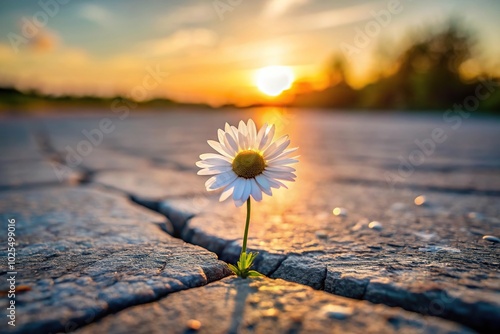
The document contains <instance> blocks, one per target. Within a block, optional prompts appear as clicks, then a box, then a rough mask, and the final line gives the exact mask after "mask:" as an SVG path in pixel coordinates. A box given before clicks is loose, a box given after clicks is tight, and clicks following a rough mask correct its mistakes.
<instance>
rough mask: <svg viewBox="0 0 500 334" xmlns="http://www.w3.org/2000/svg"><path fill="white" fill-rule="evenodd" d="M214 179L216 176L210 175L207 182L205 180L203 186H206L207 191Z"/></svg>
mask: <svg viewBox="0 0 500 334" xmlns="http://www.w3.org/2000/svg"><path fill="white" fill-rule="evenodd" d="M215 180H217V176H212V177H211V178H209V179H208V180H207V182H205V188H207V190H208V191H210V190H209V188H210V186H211V185H212V184H214V182H215Z"/></svg>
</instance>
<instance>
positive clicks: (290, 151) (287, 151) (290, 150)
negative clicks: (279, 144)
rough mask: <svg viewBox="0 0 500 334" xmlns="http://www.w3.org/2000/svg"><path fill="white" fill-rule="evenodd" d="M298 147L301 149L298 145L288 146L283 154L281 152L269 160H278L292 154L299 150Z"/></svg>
mask: <svg viewBox="0 0 500 334" xmlns="http://www.w3.org/2000/svg"><path fill="white" fill-rule="evenodd" d="M298 149H299V148H298V147H292V148H287V149H286V150H284V151H283V152H282V153H281V154H279V155H278V156H277V157H274V158H273V159H268V160H269V161H274V160H278V159H283V158H285V157H286V156H288V155H290V154H291V153H293V152H295V151H297V150H298ZM295 158H297V157H295Z"/></svg>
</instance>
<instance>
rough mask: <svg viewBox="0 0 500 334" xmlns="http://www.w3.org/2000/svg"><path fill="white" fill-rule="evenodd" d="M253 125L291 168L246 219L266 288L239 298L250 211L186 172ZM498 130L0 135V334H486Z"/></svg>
mask: <svg viewBox="0 0 500 334" xmlns="http://www.w3.org/2000/svg"><path fill="white" fill-rule="evenodd" d="M249 117H251V118H253V119H254V120H255V121H256V123H257V124H258V125H261V124H263V123H264V122H268V123H273V124H275V125H276V127H277V132H278V133H279V134H289V135H290V136H291V139H292V146H299V147H300V149H299V154H300V163H299V164H297V166H296V168H297V176H298V177H297V182H295V183H293V184H289V189H288V190H287V189H280V190H279V191H274V192H273V196H272V197H267V196H265V197H264V200H263V201H262V202H260V203H256V202H254V203H253V207H252V209H253V210H252V219H251V225H250V239H249V248H250V249H251V250H253V251H258V252H259V256H258V259H257V262H256V264H255V269H257V270H258V271H260V272H261V273H263V274H265V275H266V276H267V277H262V278H258V279H247V280H242V279H238V278H236V277H234V276H231V275H230V272H229V271H228V270H227V267H226V265H225V263H224V261H225V262H231V263H234V262H235V261H236V260H237V258H238V255H239V252H240V249H241V244H242V235H243V228H244V219H245V208H244V207H242V208H236V207H235V206H234V204H233V203H232V202H231V201H226V202H223V203H220V202H219V201H218V194H217V193H215V194H214V193H207V192H206V191H205V189H204V182H205V181H206V179H207V177H203V176H198V175H196V171H197V170H198V168H197V167H196V166H195V162H196V161H197V160H199V159H198V156H199V155H200V154H201V153H207V152H212V149H211V148H210V147H209V146H208V144H207V143H206V140H207V139H216V137H217V135H216V131H217V129H218V128H222V127H223V126H224V124H225V122H229V123H230V124H235V125H236V124H237V123H238V122H239V120H240V119H244V120H245V121H246V120H247V119H248V118H249ZM499 130H500V120H499V119H494V118H480V117H476V118H469V119H460V122H458V119H457V118H454V119H453V121H451V120H450V118H449V117H448V118H446V117H445V118H443V115H441V114H439V113H436V114H433V115H416V114H370V113H351V114H349V113H329V112H320V111H307V110H301V111H293V110H283V109H260V110H245V111H224V112H223V111H190V110H188V111H183V112H180V111H179V112H172V111H170V112H166V113H158V112H157V113H154V112H149V113H148V112H141V113H137V114H134V115H117V114H113V113H112V112H111V111H109V112H106V111H103V112H101V113H89V114H82V113H80V114H75V113H72V112H69V111H68V112H67V113H59V114H58V115H57V116H55V115H46V116H30V117H17V118H13V117H10V118H7V117H4V118H2V119H0V137H1V141H0V219H1V220H0V224H1V226H2V232H1V234H0V241H1V243H2V248H1V251H0V255H1V259H2V262H1V263H2V270H1V271H0V276H1V277H0V290H1V291H2V295H3V297H2V299H1V300H0V307H1V308H2V309H3V310H4V311H3V312H4V313H3V316H2V320H1V323H0V332H2V333H4V332H5V333H59V332H72V331H76V332H78V333H96V332H98V333H129V332H134V333H135V332H138V333H195V332H199V333H346V332H352V333H393V332H401V333H403V332H404V333H413V332H414V333H474V332H484V333H498V332H500V243H499V242H500V240H499V238H500V147H499V143H500V131H499ZM14 220H15V223H11V224H9V221H11V222H12V221H14ZM9 226H14V227H11V229H12V228H15V242H16V244H15V264H14V267H9V263H8V259H9V252H8V251H7V245H8V242H9V239H8V231H9ZM9 261H10V260H9ZM12 272H15V274H12ZM11 276H14V278H15V286H16V292H15V297H14V296H9V295H10V294H9V291H10V290H11V289H12V287H11V282H12V280H10V281H9V279H10V278H11ZM181 290H184V291H181ZM12 300H14V301H15V312H14V314H15V318H14V319H15V321H14V323H15V326H12V325H10V324H9V321H12V317H11V318H9V317H7V315H9V314H12V308H11V310H8V309H7V308H8V307H10V305H11V304H12Z"/></svg>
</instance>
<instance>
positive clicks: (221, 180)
mask: <svg viewBox="0 0 500 334" xmlns="http://www.w3.org/2000/svg"><path fill="white" fill-rule="evenodd" d="M215 178H216V179H215V181H214V182H213V183H212V184H211V185H210V186H207V190H209V191H211V190H217V189H219V188H222V187H225V186H227V185H229V184H231V182H233V181H234V180H235V179H236V178H237V175H236V174H235V173H234V172H233V171H230V172H227V173H223V174H219V175H217V176H215Z"/></svg>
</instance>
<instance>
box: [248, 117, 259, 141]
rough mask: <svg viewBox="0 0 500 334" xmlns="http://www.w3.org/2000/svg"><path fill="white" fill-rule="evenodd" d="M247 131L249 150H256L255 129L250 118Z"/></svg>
mask: <svg viewBox="0 0 500 334" xmlns="http://www.w3.org/2000/svg"><path fill="white" fill-rule="evenodd" d="M247 130H248V141H249V145H250V148H257V144H256V142H255V139H256V138H257V128H256V127H255V123H254V121H253V120H252V119H251V118H250V119H249V120H248V123H247Z"/></svg>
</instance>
